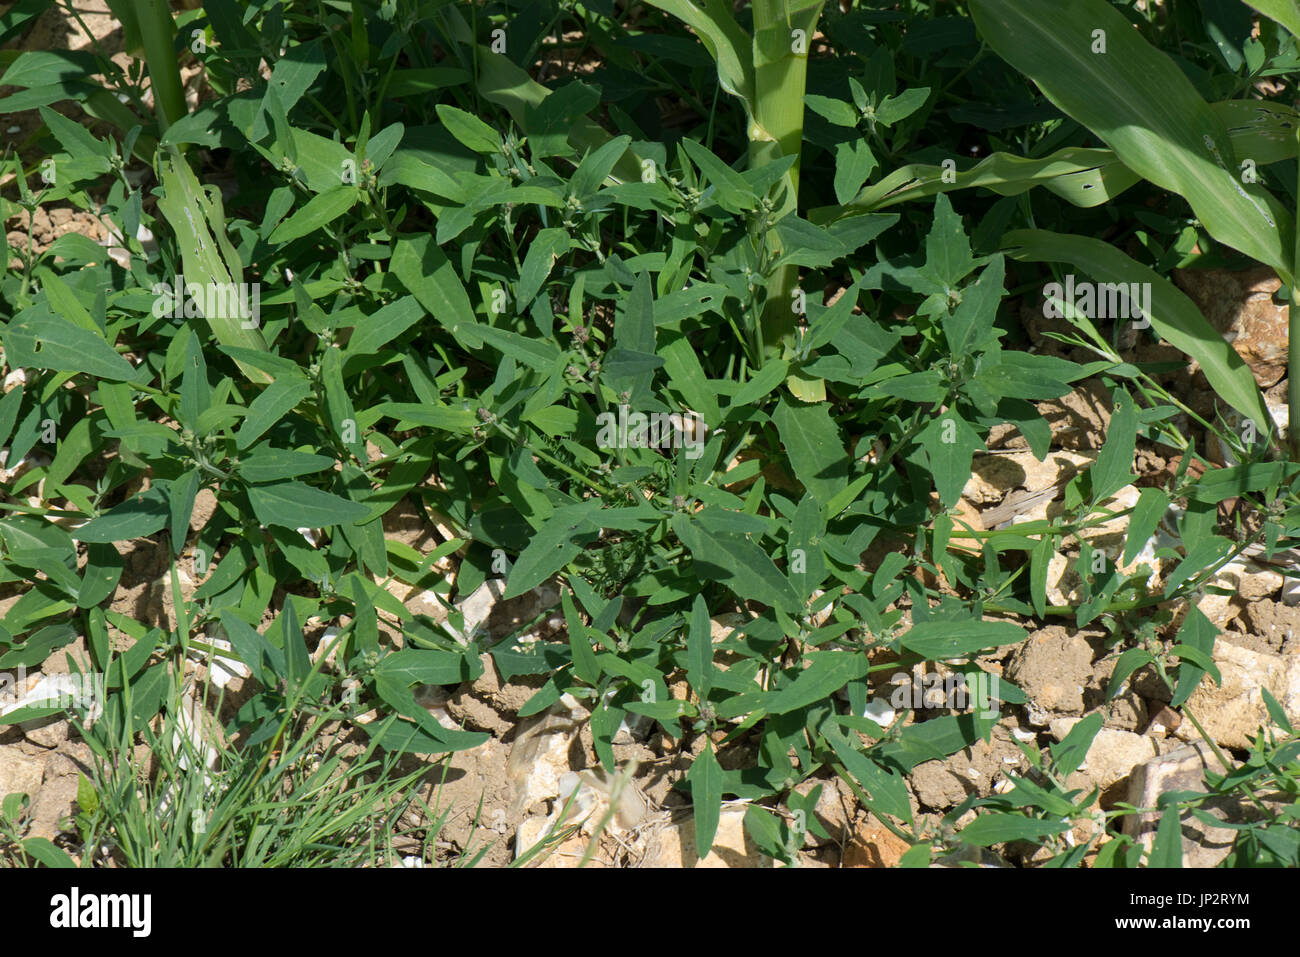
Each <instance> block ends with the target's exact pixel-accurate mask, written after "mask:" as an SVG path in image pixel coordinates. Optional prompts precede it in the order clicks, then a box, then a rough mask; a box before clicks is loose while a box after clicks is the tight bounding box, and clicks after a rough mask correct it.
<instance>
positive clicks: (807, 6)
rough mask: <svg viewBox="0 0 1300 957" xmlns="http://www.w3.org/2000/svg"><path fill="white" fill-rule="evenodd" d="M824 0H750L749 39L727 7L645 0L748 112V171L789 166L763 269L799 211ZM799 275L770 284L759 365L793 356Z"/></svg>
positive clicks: (764, 246)
mask: <svg viewBox="0 0 1300 957" xmlns="http://www.w3.org/2000/svg"><path fill="white" fill-rule="evenodd" d="M823 2H824V0H755V2H754V4H753V8H752V9H753V14H754V33H753V36H752V37H751V36H749V35H747V34H746V33H745V31H744V30H742V29H741V27H740V25H739V24H738V23H737V22H736V20H735V18H734V17H732V15H731V4H730V3H727V2H724V0H702V5H700V6H696V5H695V4H694V3H691V2H690V0H650V3H651V4H652V5H654V6H656V7H659V8H660V9H662V10H664V11H666V12H667V13H670V14H672V15H673V16H675V17H677V18H678V19H679V20H681V21H683V22H684V23H686V25H687V26H689V27H690V28H691V29H692V30H694V31H695V34H696V35H697V36H698V37H699V38H700V40H701V42H703V43H704V45H705V47H706V48H707V49H708V51H709V53H710V55H711V56H712V57H713V60H714V62H715V63H716V64H717V67H718V81H719V83H721V85H722V88H723V89H724V90H726V91H727V92H728V93H730V94H732V95H733V96H735V97H737V98H738V99H739V100H740V101H741V103H742V104H743V105H744V107H745V114H746V117H747V119H748V122H747V124H746V129H747V135H748V140H749V149H748V161H749V165H750V168H751V169H754V168H758V167H761V166H764V165H767V164H768V163H772V162H774V161H776V160H780V159H782V158H784V157H791V156H792V157H794V164H793V165H792V166H791V167H790V169H789V171H788V172H787V173H786V174H785V176H784V177H783V181H782V184H781V189H780V191H779V192H778V194H777V196H776V199H775V201H774V202H773V203H771V204H770V208H769V206H768V205H765V206H764V209H763V211H762V212H761V214H760V219H759V221H758V222H757V223H756V224H755V240H756V242H758V243H759V244H760V247H761V258H762V260H763V261H764V262H767V263H775V262H777V261H778V260H779V258H780V256H781V253H782V252H783V250H782V249H781V246H780V240H779V238H778V237H777V234H776V230H775V229H774V228H773V227H774V225H775V224H776V223H777V222H778V221H780V219H781V218H782V217H784V216H788V215H791V214H792V213H794V212H795V210H796V209H797V208H798V205H799V156H800V151H801V147H802V143H803V110H804V102H803V97H804V86H805V82H806V79H807V75H808V49H809V46H810V45H811V43H812V36H813V31H814V29H815V27H816V25H817V18H818V16H819V15H820V14H821V8H822V4H823ZM798 281H799V275H798V269H797V267H795V266H792V265H784V266H779V267H777V268H776V269H775V271H774V272H772V273H771V274H770V275H769V276H768V277H767V297H766V299H765V300H764V305H763V310H762V313H761V316H760V318H759V329H758V335H757V336H756V338H757V340H758V341H759V343H760V345H761V350H760V351H761V355H760V359H762V360H770V359H781V358H789V357H791V356H792V355H793V354H794V352H795V345H796V344H795V311H794V302H793V296H794V292H795V289H796V287H797V285H798ZM788 384H789V386H790V388H791V390H792V391H793V392H794V393H795V394H796V395H798V396H799V397H800V398H803V399H806V400H809V401H815V400H818V399H821V398H824V397H825V389H824V386H823V384H822V383H821V382H820V381H810V380H806V379H801V378H799V377H797V376H791V378H790V380H789V382H788Z"/></svg>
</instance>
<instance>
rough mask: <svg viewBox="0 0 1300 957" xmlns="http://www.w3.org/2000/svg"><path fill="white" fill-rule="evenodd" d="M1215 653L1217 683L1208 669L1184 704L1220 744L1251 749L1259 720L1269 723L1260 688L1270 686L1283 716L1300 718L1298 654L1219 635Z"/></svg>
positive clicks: (1293, 718)
mask: <svg viewBox="0 0 1300 957" xmlns="http://www.w3.org/2000/svg"><path fill="white" fill-rule="evenodd" d="M1213 657H1214V663H1215V665H1216V666H1217V667H1218V669H1219V673H1220V675H1221V676H1222V677H1223V682H1222V684H1221V685H1216V684H1215V683H1214V679H1213V678H1211V677H1210V676H1209V675H1206V676H1205V677H1203V678H1202V679H1201V683H1200V684H1199V685H1197V687H1196V690H1195V691H1194V692H1192V696H1191V698H1189V699H1188V701H1187V709H1188V710H1189V711H1190V712H1191V713H1192V714H1194V715H1196V717H1197V718H1198V719H1199V720H1200V722H1201V724H1202V726H1203V727H1204V728H1205V732H1206V734H1208V735H1209V736H1210V737H1211V738H1213V739H1214V741H1215V742H1216V743H1217V744H1218V745H1219V746H1220V747H1227V748H1241V749H1249V748H1250V740H1249V739H1250V738H1251V737H1252V736H1254V735H1256V734H1257V733H1258V732H1259V729H1260V726H1261V725H1264V726H1269V725H1272V723H1273V722H1272V720H1271V719H1270V718H1269V716H1268V710H1267V708H1266V707H1265V705H1264V697H1263V695H1262V694H1261V693H1260V689H1261V688H1268V690H1269V692H1270V693H1271V694H1272V695H1273V697H1274V698H1276V699H1277V701H1278V703H1279V704H1281V705H1282V708H1283V710H1285V711H1286V714H1287V717H1288V718H1289V719H1290V720H1291V721H1292V722H1293V723H1300V656H1296V655H1288V656H1286V657H1285V658H1284V657H1282V656H1280V655H1274V654H1269V653H1267V652H1261V651H1251V650H1249V649H1247V648H1242V647H1241V646H1240V645H1234V644H1232V643H1231V642H1227V641H1222V640H1220V641H1216V642H1215V643H1214V655H1213ZM1189 724H1190V722H1189Z"/></svg>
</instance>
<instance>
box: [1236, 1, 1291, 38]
mask: <svg viewBox="0 0 1300 957" xmlns="http://www.w3.org/2000/svg"><path fill="white" fill-rule="evenodd" d="M1246 2H1247V3H1249V4H1250V5H1251V6H1252V7H1254V8H1255V9H1256V10H1258V11H1259V12H1260V13H1262V14H1264V16H1266V17H1268V18H1269V19H1271V20H1276V21H1277V22H1278V23H1280V24H1282V26H1284V27H1286V28H1287V30H1289V31H1290V32H1291V35H1292V36H1294V37H1300V3H1296V0H1246Z"/></svg>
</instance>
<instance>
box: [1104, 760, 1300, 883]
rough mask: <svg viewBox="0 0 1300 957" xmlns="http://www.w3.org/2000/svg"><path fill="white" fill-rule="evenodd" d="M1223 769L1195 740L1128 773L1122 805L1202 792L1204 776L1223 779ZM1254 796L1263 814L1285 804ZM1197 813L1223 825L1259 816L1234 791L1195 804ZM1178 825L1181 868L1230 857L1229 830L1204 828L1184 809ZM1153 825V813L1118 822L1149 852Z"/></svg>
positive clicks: (1275, 797) (1232, 834) (1156, 815)
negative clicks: (1174, 793) (1171, 792)
mask: <svg viewBox="0 0 1300 957" xmlns="http://www.w3.org/2000/svg"><path fill="white" fill-rule="evenodd" d="M1226 770H1228V769H1227V768H1225V767H1224V766H1223V765H1222V764H1221V763H1220V762H1219V760H1218V758H1217V757H1216V756H1215V754H1214V751H1213V749H1211V748H1210V747H1209V745H1208V744H1206V743H1205V742H1204V741H1197V742H1195V743H1194V744H1189V745H1185V746H1183V747H1181V748H1178V749H1177V750H1174V751H1170V752H1169V753H1168V754H1163V755H1160V756H1159V757H1156V758H1152V759H1151V760H1150V761H1147V762H1145V763H1143V764H1140V765H1138V766H1137V767H1136V768H1134V769H1133V773H1132V774H1131V775H1130V776H1129V783H1128V793H1127V795H1126V800H1127V801H1128V802H1129V803H1130V804H1133V805H1135V806H1137V807H1149V808H1154V807H1156V806H1157V803H1158V802H1159V800H1160V796H1161V795H1162V794H1166V793H1168V792H1170V791H1199V792H1201V793H1206V792H1207V790H1208V789H1207V788H1206V786H1205V773H1206V771H1211V772H1213V773H1215V774H1223V773H1224V772H1225V771H1226ZM1258 797H1259V798H1260V799H1261V801H1262V802H1263V804H1264V806H1265V807H1266V808H1268V810H1269V812H1271V813H1274V814H1275V813H1277V812H1278V811H1280V810H1282V809H1283V808H1284V807H1285V806H1287V805H1288V804H1290V803H1291V802H1290V800H1288V799H1287V798H1286V797H1285V796H1284V795H1281V794H1261V795H1258ZM1200 810H1201V811H1202V812H1205V813H1208V814H1210V815H1212V816H1213V817H1216V818H1218V819H1219V820H1220V821H1223V822H1224V823H1225V824H1242V823H1245V822H1248V821H1253V820H1258V819H1259V818H1260V817H1262V813H1263V812H1261V811H1260V809H1259V808H1258V807H1256V806H1255V804H1254V803H1253V802H1252V801H1251V800H1250V799H1249V798H1248V797H1246V796H1244V795H1242V794H1241V793H1239V792H1233V793H1230V794H1226V795H1220V796H1216V797H1213V798H1210V799H1208V800H1205V801H1203V802H1202V803H1201V804H1200ZM1180 824H1181V825H1182V827H1181V830H1182V835H1183V867H1185V868H1210V867H1216V866H1218V865H1219V864H1221V863H1222V862H1223V860H1224V858H1226V857H1227V856H1228V854H1229V853H1230V852H1231V850H1232V844H1233V841H1234V840H1235V839H1236V837H1237V835H1238V834H1239V833H1240V831H1238V830H1236V829H1233V828H1229V827H1215V826H1213V825H1207V824H1206V823H1205V822H1203V821H1202V820H1201V819H1200V818H1198V817H1196V815H1194V814H1192V812H1191V811H1190V810H1188V811H1184V812H1183V814H1182V815H1181V818H1180ZM1159 825H1160V812H1154V811H1153V812H1147V813H1144V814H1130V815H1126V816H1125V817H1124V821H1123V828H1124V833H1125V834H1127V835H1128V836H1129V837H1132V838H1134V839H1136V840H1137V841H1138V842H1139V843H1140V844H1141V845H1142V847H1143V848H1144V849H1146V850H1150V849H1151V845H1152V842H1153V841H1154V840H1155V835H1156V831H1157V829H1158V828H1159Z"/></svg>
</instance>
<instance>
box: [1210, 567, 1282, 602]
mask: <svg viewBox="0 0 1300 957" xmlns="http://www.w3.org/2000/svg"><path fill="white" fill-rule="evenodd" d="M1207 584H1209V585H1214V586H1217V587H1219V588H1226V589H1228V590H1229V591H1232V592H1235V593H1236V595H1237V597H1239V598H1242V599H1245V600H1246V601H1255V600H1256V599H1259V598H1271V597H1272V596H1273V595H1276V594H1277V593H1278V592H1279V591H1281V589H1282V575H1281V574H1280V573H1279V572H1277V571H1274V570H1273V569H1272V568H1265V567H1263V566H1260V565H1256V564H1255V563H1254V562H1252V561H1250V560H1249V559H1245V558H1238V559H1236V560H1235V561H1231V562H1228V564H1226V565H1224V566H1223V567H1222V568H1221V569H1219V571H1218V573H1217V574H1216V575H1215V576H1214V577H1213V578H1211V579H1210V580H1209V581H1208V582H1207Z"/></svg>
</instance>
